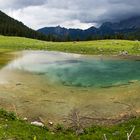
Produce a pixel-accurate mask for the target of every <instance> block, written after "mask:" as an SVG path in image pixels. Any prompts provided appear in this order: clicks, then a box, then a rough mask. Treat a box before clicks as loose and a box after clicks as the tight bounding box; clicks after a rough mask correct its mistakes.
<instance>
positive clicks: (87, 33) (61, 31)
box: [37, 16, 140, 40]
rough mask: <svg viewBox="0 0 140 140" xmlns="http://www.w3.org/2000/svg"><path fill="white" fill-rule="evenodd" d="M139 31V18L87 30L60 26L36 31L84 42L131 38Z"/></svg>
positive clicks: (107, 23) (109, 23) (106, 23)
mask: <svg viewBox="0 0 140 140" xmlns="http://www.w3.org/2000/svg"><path fill="white" fill-rule="evenodd" d="M139 29H140V16H135V17H131V18H129V19H125V20H122V21H120V22H114V23H112V22H105V23H103V24H102V25H101V26H100V27H99V28H96V27H94V26H91V27H90V28H88V29H85V30H82V29H72V28H69V29H68V28H65V27H61V26H56V27H44V28H41V29H39V30H37V31H39V32H41V33H43V34H46V35H49V34H51V35H54V36H56V37H61V38H62V37H63V36H67V37H70V38H71V39H72V40H76V39H77V40H78V39H79V40H86V39H87V38H93V36H94V37H97V36H98V38H104V37H105V36H111V35H112V36H115V35H118V34H121V36H124V37H125V38H126V39H127V38H128V39H129V38H130V36H131V37H132V34H134V35H135V32H137V31H139ZM134 35H133V38H135V39H139V37H138V36H134Z"/></svg>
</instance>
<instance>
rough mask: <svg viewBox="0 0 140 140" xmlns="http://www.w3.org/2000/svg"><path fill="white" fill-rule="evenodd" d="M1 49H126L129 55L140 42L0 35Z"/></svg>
mask: <svg viewBox="0 0 140 140" xmlns="http://www.w3.org/2000/svg"><path fill="white" fill-rule="evenodd" d="M0 49H1V51H16V50H30V49H31V50H50V51H62V52H71V53H78V54H79V53H80V54H93V55H101V54H102V55H118V54H119V53H120V52H121V51H124V50H125V51H127V52H128V53H129V54H130V55H139V54H140V42H139V41H128V40H97V41H81V42H45V41H39V40H33V39H27V38H21V37H4V36H0Z"/></svg>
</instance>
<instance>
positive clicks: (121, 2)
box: [0, 0, 140, 29]
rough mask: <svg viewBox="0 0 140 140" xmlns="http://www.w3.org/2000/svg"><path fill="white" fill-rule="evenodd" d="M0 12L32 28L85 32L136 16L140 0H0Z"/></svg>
mask: <svg viewBox="0 0 140 140" xmlns="http://www.w3.org/2000/svg"><path fill="white" fill-rule="evenodd" d="M0 9H1V10H2V11H4V12H6V13H7V14H8V15H10V16H12V17H13V18H15V19H17V20H19V21H22V22H23V23H24V24H25V25H27V26H29V27H31V28H33V29H39V28H41V27H46V26H57V25H61V26H63V27H67V28H82V29H85V28H88V27H90V26H93V25H94V26H99V25H100V24H101V23H103V22H104V21H118V20H121V19H124V18H129V17H132V16H136V15H139V14H140V0H0Z"/></svg>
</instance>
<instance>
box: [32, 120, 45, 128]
mask: <svg viewBox="0 0 140 140" xmlns="http://www.w3.org/2000/svg"><path fill="white" fill-rule="evenodd" d="M31 124H32V125H35V126H41V127H44V124H43V123H42V122H38V121H34V122H31Z"/></svg>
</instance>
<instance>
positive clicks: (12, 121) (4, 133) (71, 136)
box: [0, 110, 140, 140]
mask: <svg viewBox="0 0 140 140" xmlns="http://www.w3.org/2000/svg"><path fill="white" fill-rule="evenodd" d="M133 126H135V130H134V132H133V134H132V136H131V140H139V139H140V118H138V119H132V120H130V121H129V122H126V123H122V124H119V125H115V126H108V127H104V126H100V127H99V126H92V127H90V128H86V129H84V132H83V134H81V135H79V136H77V135H76V134H75V132H74V131H72V130H70V129H67V130H65V129H64V128H63V127H62V126H61V125H58V126H54V128H55V129H54V130H53V131H50V130H49V129H48V128H47V127H44V128H42V127H38V126H33V125H30V123H29V122H26V121H23V120H20V119H18V118H17V117H16V116H15V115H14V114H13V113H7V112H6V111H4V110H0V139H1V140H7V139H9V140H102V139H103V135H104V134H106V136H107V138H108V139H109V140H126V139H127V133H130V131H131V130H132V128H133Z"/></svg>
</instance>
